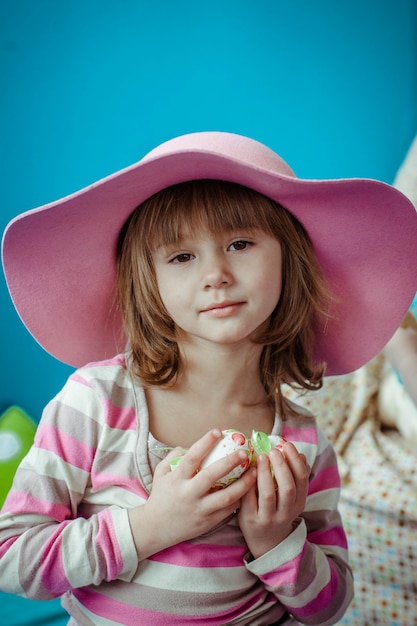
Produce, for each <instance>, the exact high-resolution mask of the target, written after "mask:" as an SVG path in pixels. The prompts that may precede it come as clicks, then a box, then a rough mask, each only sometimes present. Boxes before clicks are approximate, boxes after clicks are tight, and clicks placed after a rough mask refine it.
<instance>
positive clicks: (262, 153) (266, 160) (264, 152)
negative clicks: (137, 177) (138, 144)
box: [142, 131, 295, 178]
mask: <svg viewBox="0 0 417 626" xmlns="http://www.w3.org/2000/svg"><path fill="white" fill-rule="evenodd" d="M179 152H181V153H182V154H184V153H186V152H190V153H192V152H197V153H199V154H202V153H206V154H208V155H209V154H212V155H216V156H217V157H219V156H223V157H224V158H225V159H226V160H232V161H237V162H242V163H246V164H247V165H250V166H251V167H254V168H256V169H259V170H266V171H270V172H274V173H275V174H279V175H280V176H291V177H292V178H295V174H294V172H293V170H292V169H291V168H290V166H289V165H288V164H287V163H286V162H285V161H284V159H282V158H281V157H280V156H279V155H278V154H277V153H276V152H274V151H273V150H271V149H270V148H268V147H267V146H265V145H264V144H262V143H260V142H259V141H256V140H255V139H251V138H249V137H244V136H242V135H236V134H234V133H226V132H222V131H204V132H197V133H189V134H186V135H180V136H179V137H174V138H173V139H169V140H168V141H165V142H164V143H162V144H160V145H159V146H157V147H156V148H154V149H153V150H151V151H150V152H148V154H147V155H146V156H145V157H144V158H143V159H142V162H146V161H151V160H153V159H160V158H161V157H164V156H168V155H173V154H176V153H179Z"/></svg>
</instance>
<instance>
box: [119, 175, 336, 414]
mask: <svg viewBox="0 0 417 626" xmlns="http://www.w3.org/2000/svg"><path fill="white" fill-rule="evenodd" d="M185 220H186V223H187V227H188V228H190V230H193V229H196V230H197V231H198V230H199V229H203V230H205V231H208V232H211V233H213V234H216V233H219V232H223V231H227V230H240V229H242V230H251V229H252V230H261V231H263V232H265V233H267V234H270V235H272V236H274V237H275V238H276V239H277V240H278V241H279V242H280V244H281V248H282V259H283V262H282V291H281V297H280V300H279V302H278V304H277V306H276V308H275V310H274V311H273V313H272V315H271V319H270V323H269V326H268V328H267V329H266V330H265V331H263V332H262V334H260V335H259V336H258V337H257V339H256V341H257V343H260V344H261V345H263V346H264V348H263V351H262V354H261V359H260V375H261V379H262V382H263V385H264V387H265V390H266V392H267V395H268V398H269V399H271V400H273V402H274V403H275V404H276V406H277V408H278V410H280V411H281V413H282V414H283V415H285V413H286V411H287V410H288V405H287V402H286V400H285V399H284V398H283V396H282V394H281V389H280V387H281V384H283V383H287V384H290V385H296V386H298V387H301V388H303V389H306V390H313V389H318V388H320V387H321V385H322V379H323V374H324V369H325V366H324V364H321V363H315V362H314V355H313V343H314V328H315V325H316V324H317V323H318V322H319V321H320V323H321V324H322V325H324V323H325V321H324V320H325V318H326V310H327V306H328V301H329V299H330V294H329V291H328V288H327V284H326V281H325V279H324V277H323V274H322V272H321V269H320V267H319V265H318V262H317V260H316V257H315V254H314V251H313V247H312V244H311V242H310V239H309V237H308V235H307V233H306V231H305V230H304V228H303V226H302V225H301V224H300V223H299V222H298V221H297V220H296V219H295V218H294V217H293V216H292V215H291V214H290V213H289V212H288V211H287V210H286V209H284V208H283V207H282V206H280V205H279V204H277V203H276V202H274V201H273V200H271V199H269V198H267V197H265V196H263V195H262V194H260V193H258V192H256V191H254V190H252V189H248V188H247V187H243V186H242V185H238V184H236V183H231V182H225V181H217V180H197V181H190V182H185V183H180V184H177V185H173V186H172V187H168V188H167V189H164V190H162V191H160V192H159V193H156V194H155V195H154V196H152V197H151V198H149V199H148V200H146V201H145V202H143V203H142V204H141V205H140V206H139V207H138V208H137V209H136V210H135V211H134V212H133V213H132V214H131V216H130V217H129V218H128V220H127V222H126V224H125V225H124V227H123V229H122V231H121V233H120V237H119V242H118V249H117V290H118V304H119V307H120V310H121V313H122V317H123V322H124V327H125V331H126V333H127V337H128V341H129V346H130V350H131V353H132V358H133V364H134V371H135V374H136V375H137V376H138V377H139V378H140V379H141V381H142V382H143V383H144V384H145V385H166V386H169V385H172V384H174V383H175V380H176V376H177V374H178V371H179V368H180V365H181V358H180V353H179V348H178V343H177V329H176V327H175V324H174V322H173V320H172V319H171V318H170V316H169V315H168V313H167V311H166V309H165V307H164V305H163V303H162V301H161V298H160V295H159V291H158V285H157V281H156V276H155V270H154V266H153V261H152V254H153V251H154V250H155V249H156V248H157V247H158V246H160V245H168V244H170V243H174V242H176V241H178V239H179V237H180V232H181V226H182V225H183V224H184V222H185Z"/></svg>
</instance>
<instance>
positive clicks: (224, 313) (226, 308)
mask: <svg viewBox="0 0 417 626" xmlns="http://www.w3.org/2000/svg"><path fill="white" fill-rule="evenodd" d="M243 304H244V303H243V302H219V303H218V304H213V305H210V306H209V307H208V308H207V309H203V311H202V313H206V314H207V315H210V316H211V317H229V316H230V315H234V314H235V313H237V312H238V311H239V310H240V309H241V307H242V306H243Z"/></svg>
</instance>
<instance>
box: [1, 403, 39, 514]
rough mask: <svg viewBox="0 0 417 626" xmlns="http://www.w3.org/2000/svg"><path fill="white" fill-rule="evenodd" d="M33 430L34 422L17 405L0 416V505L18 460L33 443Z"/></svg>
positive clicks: (10, 484) (7, 490) (8, 487)
mask: <svg viewBox="0 0 417 626" xmlns="http://www.w3.org/2000/svg"><path fill="white" fill-rule="evenodd" d="M35 432H36V423H35V422H34V421H33V419H32V418H31V417H29V415H28V414H27V413H25V411H23V409H21V408H19V407H18V406H11V407H9V408H8V409H7V410H6V411H5V412H4V413H3V415H1V416H0V507H1V506H2V505H3V503H4V501H5V499H6V496H7V494H8V492H9V490H10V487H11V486H12V482H13V477H14V475H15V472H16V470H17V467H18V465H19V463H20V461H21V460H22V459H23V457H24V456H26V454H27V453H28V451H29V448H30V447H31V445H32V443H33V439H34V437H35Z"/></svg>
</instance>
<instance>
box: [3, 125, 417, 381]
mask: <svg viewBox="0 0 417 626" xmlns="http://www.w3.org/2000/svg"><path fill="white" fill-rule="evenodd" d="M205 178H206V179H221V180H228V181H231V182H236V183H239V184H241V185H245V186H247V187H250V188H252V189H254V190H256V191H258V192H260V193H263V194H264V195H266V196H268V197H270V198H272V199H273V200H275V201H277V202H279V203H280V204H282V205H283V206H284V207H285V208H286V209H287V210H289V211H290V212H291V213H292V214H293V215H294V216H295V217H296V218H297V219H298V220H299V221H300V222H301V223H302V224H303V225H304V227H305V229H306V230H307V232H308V234H309V236H310V238H311V240H312V242H313V246H314V249H315V252H316V255H317V258H318V261H319V263H320V265H321V267H322V269H323V271H324V273H325V275H326V276H327V279H328V282H329V285H330V288H331V290H332V292H333V293H334V294H335V296H336V300H335V304H334V307H333V309H332V319H330V320H329V321H328V322H327V323H326V324H325V325H324V326H323V327H322V328H316V333H315V357H316V359H317V360H318V361H326V362H327V372H326V373H327V375H334V374H343V373H347V372H350V371H353V370H355V369H357V368H358V367H360V366H361V365H363V364H364V363H366V362H367V361H369V360H370V359H371V358H372V357H373V356H374V355H375V354H377V353H378V352H379V351H380V350H381V349H382V348H383V347H384V345H385V344H386V343H387V341H388V340H389V339H390V337H391V336H392V335H393V333H394V332H395V330H396V329H397V327H398V326H399V325H400V323H401V320H402V319H403V317H404V315H405V313H406V311H407V309H408V307H409V306H410V303H411V301H412V299H413V296H414V294H415V292H416V290H417V284H416V267H417V243H416V242H417V215H416V211H415V209H414V207H413V205H412V204H411V202H410V201H409V200H408V199H407V198H406V197H405V196H404V195H403V194H402V193H400V192H399V191H398V190H396V189H394V188H393V187H391V186H389V185H386V184H384V183H380V182H378V181H373V180H365V179H340V180H321V181H318V180H305V179H304V180H303V179H298V178H296V177H295V175H294V174H293V172H292V171H291V170H290V168H289V167H288V166H287V165H286V164H285V163H284V162H283V161H282V160H281V159H280V158H279V157H278V156H277V155H276V154H275V153H274V152H272V151H270V150H269V149H268V148H266V147H265V146H263V145H262V144H259V143H258V142H256V141H253V140H251V139H248V138H246V137H240V136H238V135H232V134H229V133H194V134H192V135H185V136H183V137H180V138H177V139H175V140H171V141H170V142H167V143H166V144H162V146H160V147H159V148H157V149H156V150H154V151H153V152H151V153H149V154H148V155H147V156H146V157H145V158H144V159H142V160H141V161H139V162H138V163H136V164H134V165H132V166H130V167H128V168H125V169H123V170H121V171H119V172H117V173H116V174H113V175H111V176H108V177H106V178H104V179H102V180H100V181H99V182H97V183H95V184H94V185H91V186H89V187H87V188H85V189H82V190H81V191H79V192H77V193H75V194H72V195H70V196H67V197H65V198H62V199H60V200H58V201H56V202H53V203H50V204H47V205H45V206H42V207H40V208H38V209H34V210H32V211H28V212H27V213H24V214H23V215H20V216H18V217H17V218H15V219H14V220H12V222H10V224H9V225H8V227H7V228H6V231H5V234H4V237H3V265H4V270H5V275H6V280H7V284H8V288H9V291H10V294H11V297H12V299H13V302H14V304H15V307H16V309H17V311H18V313H19V315H20V317H21V319H22V321H23V323H24V324H25V325H26V327H27V328H28V330H29V332H30V333H31V334H32V335H33V336H34V338H35V339H36V340H37V341H38V342H39V343H40V344H41V346H43V348H44V349H45V350H46V351H47V352H49V353H51V354H52V355H54V356H55V357H56V358H57V359H59V360H61V361H63V362H65V363H67V364H70V365H72V366H75V367H78V366H81V365H84V364H86V363H88V362H91V361H98V360H103V359H106V358H109V357H111V356H113V355H114V354H115V353H116V352H118V351H119V350H122V349H124V346H125V337H124V333H123V329H122V324H121V319H120V315H119V313H118V311H117V307H116V304H115V250H116V243H117V238H118V235H119V232H120V230H121V228H122V226H123V224H124V222H125V221H126V219H127V217H128V216H129V215H130V214H131V213H132V211H133V210H134V209H135V208H136V207H137V206H138V205H139V204H140V203H141V202H143V201H144V200H145V199H147V198H149V197H150V196H151V195H153V194H154V193H156V192H157V191H159V190H161V189H163V188H165V187H168V186H170V185H172V184H175V183H178V182H182V181H186V180H198V179H205Z"/></svg>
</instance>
